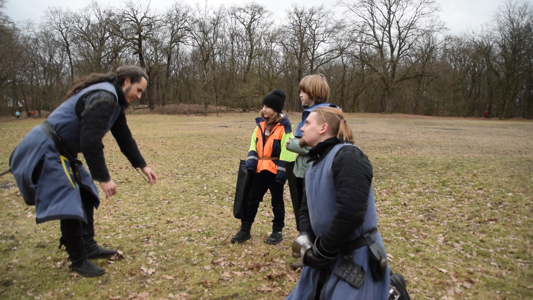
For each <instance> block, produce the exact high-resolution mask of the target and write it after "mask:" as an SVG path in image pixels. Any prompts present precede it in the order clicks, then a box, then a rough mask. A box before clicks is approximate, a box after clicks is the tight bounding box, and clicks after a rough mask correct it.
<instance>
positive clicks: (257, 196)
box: [242, 171, 285, 231]
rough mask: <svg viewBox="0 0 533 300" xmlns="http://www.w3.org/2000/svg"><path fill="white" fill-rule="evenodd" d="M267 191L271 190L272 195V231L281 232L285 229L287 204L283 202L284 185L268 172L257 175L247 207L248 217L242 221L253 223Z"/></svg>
mask: <svg viewBox="0 0 533 300" xmlns="http://www.w3.org/2000/svg"><path fill="white" fill-rule="evenodd" d="M267 190H270V194H271V195H272V201H271V203H272V212H273V213H274V219H273V220H272V231H281V230H282V229H283V227H285V203H284V202H283V184H282V183H279V182H276V174H272V173H270V172H268V171H263V172H261V173H255V176H254V181H253V183H252V191H251V193H250V198H249V199H248V206H247V207H246V216H245V217H244V218H243V219H242V221H243V222H244V221H246V222H249V223H253V222H254V220H255V216H256V215H257V209H258V208H259V203H260V202H261V201H263V197H264V196H265V194H266V192H267Z"/></svg>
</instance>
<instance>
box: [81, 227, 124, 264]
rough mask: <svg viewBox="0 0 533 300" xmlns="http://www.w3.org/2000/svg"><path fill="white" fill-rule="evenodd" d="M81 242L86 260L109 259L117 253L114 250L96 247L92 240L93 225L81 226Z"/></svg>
mask: <svg viewBox="0 0 533 300" xmlns="http://www.w3.org/2000/svg"><path fill="white" fill-rule="evenodd" d="M83 240H84V242H85V252H86V253H87V258H88V259H98V258H110V257H111V256H113V255H115V254H117V253H118V252H117V251H116V250H110V249H104V248H102V247H100V246H98V244H97V243H96V241H95V240H94V227H93V224H83Z"/></svg>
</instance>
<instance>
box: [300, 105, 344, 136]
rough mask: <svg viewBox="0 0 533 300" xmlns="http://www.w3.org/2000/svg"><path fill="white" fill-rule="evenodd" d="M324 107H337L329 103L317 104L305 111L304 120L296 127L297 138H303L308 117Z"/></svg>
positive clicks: (303, 113)
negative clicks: (303, 130) (303, 129)
mask: <svg viewBox="0 0 533 300" xmlns="http://www.w3.org/2000/svg"><path fill="white" fill-rule="evenodd" d="M322 106H335V105H332V104H329V103H319V104H315V105H313V106H311V107H309V108H306V109H304V111H303V112H302V120H301V121H300V123H298V126H297V127H296V132H295V133H294V136H295V137H297V138H301V137H302V127H304V125H305V120H307V117H308V116H309V114H310V113H311V112H312V111H313V110H315V109H317V108H318V107H322ZM335 107H336V106H335Z"/></svg>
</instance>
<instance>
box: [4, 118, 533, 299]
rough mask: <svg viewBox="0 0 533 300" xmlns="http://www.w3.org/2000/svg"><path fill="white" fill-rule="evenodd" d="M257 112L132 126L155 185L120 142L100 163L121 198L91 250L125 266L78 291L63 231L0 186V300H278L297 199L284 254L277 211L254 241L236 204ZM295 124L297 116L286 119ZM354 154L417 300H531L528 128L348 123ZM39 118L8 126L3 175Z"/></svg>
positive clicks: (261, 218)
mask: <svg viewBox="0 0 533 300" xmlns="http://www.w3.org/2000/svg"><path fill="white" fill-rule="evenodd" d="M256 116H257V113H256V112H252V113H231V114H220V115H219V116H218V117H216V116H213V115H209V116H205V117H202V116H168V115H152V114H142V115H129V116H128V123H129V124H130V128H131V130H132V132H133V135H134V137H135V138H136V140H137V142H138V144H139V148H140V149H141V151H142V153H143V155H144V156H145V159H146V160H147V162H148V163H149V165H151V166H152V168H153V169H154V171H155V172H157V174H158V175H159V176H160V182H159V183H158V184H157V185H155V186H152V187H150V186H148V185H147V184H146V182H145V181H143V179H142V178H141V176H140V175H139V174H138V173H137V172H136V171H135V170H134V169H133V168H132V167H131V165H130V164H129V162H128V161H127V160H126V158H125V157H124V156H123V155H122V154H121V153H120V150H119V149H118V146H117V145H116V143H115V141H114V140H113V138H112V136H111V135H108V136H106V138H105V140H104V144H105V155H106V161H107V164H108V166H109V169H110V172H111V175H112V177H113V179H114V181H115V182H116V183H117V186H118V190H119V194H117V195H116V196H114V197H112V198H109V199H105V198H103V199H101V201H102V203H101V207H100V209H98V210H97V211H96V213H95V219H96V233H97V241H98V242H99V243H100V244H102V245H103V246H106V247H112V248H117V249H119V250H121V251H122V252H123V253H124V256H125V258H124V259H121V260H118V261H105V260H98V261H96V263H97V264H98V265H99V266H101V267H103V268H105V269H106V272H107V273H106V274H105V275H104V276H102V277H97V278H82V277H78V276H75V275H74V274H72V273H70V272H69V270H68V265H69V262H67V260H66V257H67V255H66V253H65V252H64V250H58V249H57V247H58V245H59V243H58V240H59V235H60V233H59V224H58V223H59V222H57V221H55V222H47V223H44V224H40V225H36V224H35V209H34V207H29V206H26V205H25V204H24V201H23V200H22V198H21V197H20V194H19V193H18V189H17V188H16V187H14V186H13V184H14V180H13V178H12V176H11V175H6V176H4V177H2V179H1V180H0V187H1V188H0V201H2V203H1V205H2V209H1V210H0V267H1V268H2V272H0V298H2V299H284V298H285V297H286V296H287V295H288V294H289V293H290V291H291V290H292V289H293V287H294V285H295V284H296V282H297V280H298V278H299V275H300V273H299V272H298V271H292V270H291V269H290V263H292V262H293V261H294V259H293V258H292V257H291V250H290V249H291V247H290V246H291V243H292V241H293V240H294V238H296V236H297V234H298V233H297V232H296V229H295V223H294V222H295V221H294V215H293V211H292V207H291V204H290V196H289V193H288V188H287V187H286V188H285V204H286V211H287V214H286V215H287V218H286V224H287V227H286V228H285V229H284V240H283V242H282V243H281V244H279V245H276V246H271V245H267V244H265V243H264V240H265V239H266V238H267V237H268V235H269V234H270V231H271V219H272V212H271V208H270V205H269V203H270V201H269V199H268V198H266V199H265V201H263V203H262V204H261V206H260V209H259V212H258V215H257V221H256V223H255V224H254V225H253V227H252V239H251V240H250V241H248V242H246V243H243V244H240V245H233V244H231V243H230V241H229V240H230V238H231V236H232V235H233V234H235V233H236V232H237V230H238V228H239V221H238V220H236V219H234V218H233V216H232V201H233V196H234V189H235V180H236V176H237V175H236V172H237V167H238V164H239V159H244V158H245V157H246V154H247V150H248V147H249V143H250V136H251V134H252V130H253V129H254V119H255V117H256ZM289 116H290V118H291V119H292V121H293V123H297V121H298V119H299V114H298V113H289ZM347 119H348V121H349V124H350V126H351V127H352V129H353V132H354V136H355V140H356V144H357V145H358V146H359V147H361V148H362V149H363V150H364V151H365V152H366V153H367V155H368V156H369V157H370V160H371V162H372V164H373V167H374V187H375V189H376V205H377V208H378V214H379V222H380V223H379V224H380V230H381V232H382V235H383V237H384V239H385V246H386V249H387V252H388V253H389V255H390V258H391V262H390V264H391V267H392V268H393V270H395V271H399V272H402V273H403V274H404V276H405V278H406V280H407V283H408V287H409V290H410V292H411V295H412V298H413V299H531V298H533V284H532V282H533V270H532V260H533V258H532V253H533V250H532V248H533V247H532V244H531V243H532V241H533V234H532V233H531V228H533V217H532V216H533V208H532V200H533V199H532V198H533V196H532V195H533V192H532V190H531V189H532V187H533V139H532V138H531V137H532V136H531V132H533V123H531V122H524V121H512V120H511V121H495V120H484V119H454V118H435V117H407V116H403V115H370V114H349V115H348V116H347ZM41 121H42V120H24V122H5V123H4V122H2V123H1V124H0V127H1V130H0V138H1V140H2V142H3V147H1V149H0V170H4V169H7V168H8V165H7V161H8V158H9V154H10V153H11V151H12V149H13V148H14V147H15V146H16V144H17V143H18V142H19V141H20V140H21V139H22V137H23V136H24V135H25V134H26V133H27V132H29V130H30V129H31V128H32V127H33V126H35V125H37V124H39V123H40V122H41Z"/></svg>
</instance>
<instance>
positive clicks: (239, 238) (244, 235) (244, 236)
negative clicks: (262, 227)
mask: <svg viewBox="0 0 533 300" xmlns="http://www.w3.org/2000/svg"><path fill="white" fill-rule="evenodd" d="M251 238H252V236H251V235H250V231H245V230H242V229H241V230H239V232H237V234H236V235H235V236H234V237H232V238H231V242H232V243H238V244H240V243H244V242H246V241H247V240H249V239H251Z"/></svg>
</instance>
